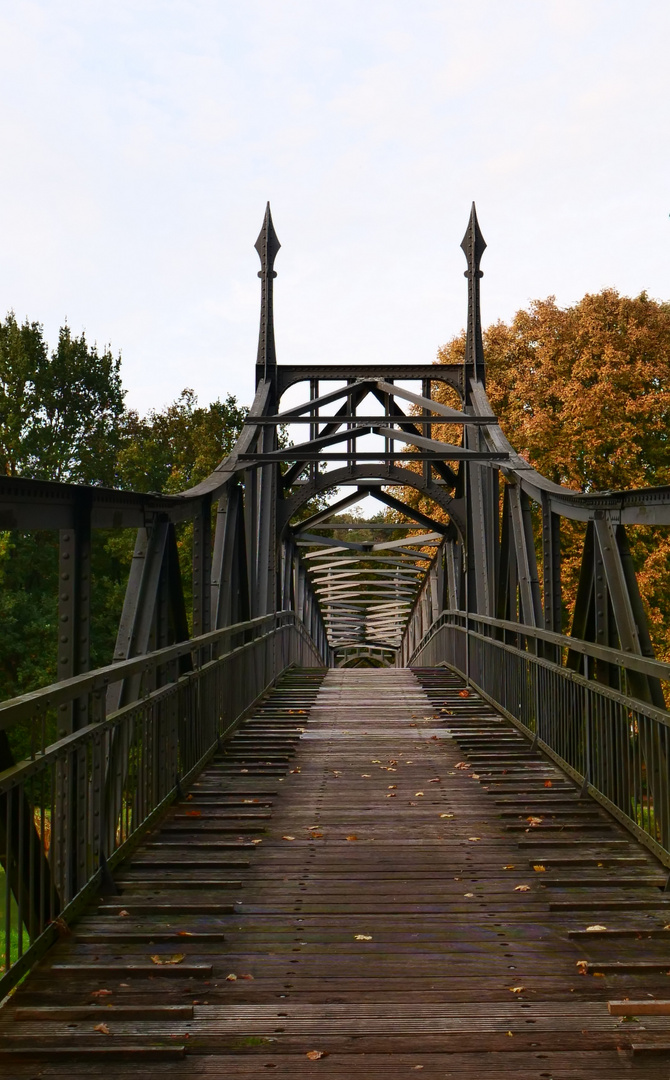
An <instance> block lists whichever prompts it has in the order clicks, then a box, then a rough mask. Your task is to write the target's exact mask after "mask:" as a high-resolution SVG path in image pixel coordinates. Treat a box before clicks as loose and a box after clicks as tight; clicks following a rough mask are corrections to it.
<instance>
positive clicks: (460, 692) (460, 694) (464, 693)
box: [458, 690, 470, 697]
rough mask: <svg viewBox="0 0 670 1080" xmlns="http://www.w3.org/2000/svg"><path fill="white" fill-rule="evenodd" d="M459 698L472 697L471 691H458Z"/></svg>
mask: <svg viewBox="0 0 670 1080" xmlns="http://www.w3.org/2000/svg"><path fill="white" fill-rule="evenodd" d="M458 696H459V697H470V691H469V690H459V691H458Z"/></svg>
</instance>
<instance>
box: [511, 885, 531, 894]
mask: <svg viewBox="0 0 670 1080" xmlns="http://www.w3.org/2000/svg"><path fill="white" fill-rule="evenodd" d="M514 892H530V885H516V886H515V888H514Z"/></svg>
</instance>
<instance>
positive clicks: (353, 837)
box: [346, 833, 358, 840]
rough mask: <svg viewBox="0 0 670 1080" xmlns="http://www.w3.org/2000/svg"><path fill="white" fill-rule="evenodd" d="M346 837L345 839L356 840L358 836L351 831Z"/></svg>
mask: <svg viewBox="0 0 670 1080" xmlns="http://www.w3.org/2000/svg"><path fill="white" fill-rule="evenodd" d="M346 839H347V840H358V837H357V836H355V835H354V834H353V833H352V834H351V836H347V837H346Z"/></svg>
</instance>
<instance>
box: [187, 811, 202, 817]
mask: <svg viewBox="0 0 670 1080" xmlns="http://www.w3.org/2000/svg"><path fill="white" fill-rule="evenodd" d="M186 817H202V810H187V811H186Z"/></svg>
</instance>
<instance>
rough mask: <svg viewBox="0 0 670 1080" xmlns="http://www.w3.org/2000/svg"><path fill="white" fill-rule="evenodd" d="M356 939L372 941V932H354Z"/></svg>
mask: <svg viewBox="0 0 670 1080" xmlns="http://www.w3.org/2000/svg"><path fill="white" fill-rule="evenodd" d="M354 941H372V934H354Z"/></svg>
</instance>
